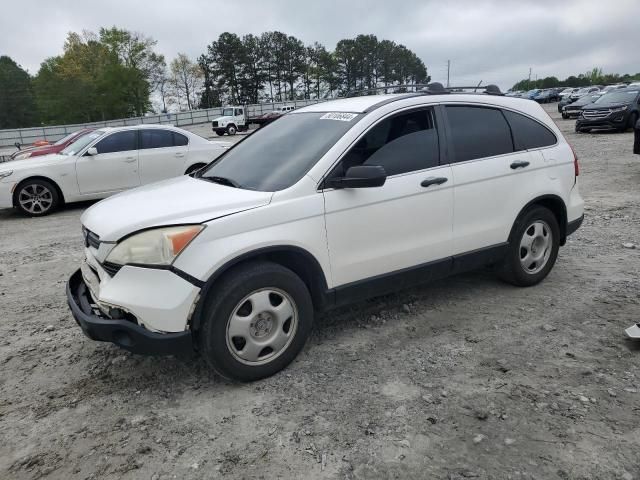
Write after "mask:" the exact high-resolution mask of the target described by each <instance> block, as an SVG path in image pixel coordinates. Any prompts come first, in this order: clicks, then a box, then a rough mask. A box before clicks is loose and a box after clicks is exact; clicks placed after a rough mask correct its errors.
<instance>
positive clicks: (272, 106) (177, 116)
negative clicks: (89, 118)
mask: <svg viewBox="0 0 640 480" xmlns="http://www.w3.org/2000/svg"><path fill="white" fill-rule="evenodd" d="M322 101H324V100H291V101H289V102H275V103H259V104H255V105H245V114H246V116H247V117H257V116H259V115H262V114H263V113H267V112H271V111H273V110H276V109H278V108H280V107H284V106H291V105H293V106H295V107H303V106H305V105H311V104H314V103H319V102H322ZM221 114H222V108H209V109H206V110H189V111H187V112H178V113H166V114H160V115H149V116H147V117H132V118H123V119H119V120H107V121H104V122H92V123H76V124H74V125H60V126H53V127H33V128H18V129H15V130H0V147H7V146H13V145H14V144H15V143H16V142H20V144H21V145H29V144H31V143H33V142H35V141H36V140H47V141H50V142H55V141H57V140H60V139H61V138H62V137H64V136H66V135H68V134H69V133H71V132H75V131H76V130H79V129H81V128H83V127H96V128H99V127H122V126H127V125H140V124H171V125H175V126H176V127H182V126H185V125H196V124H198V123H207V122H210V121H211V120H213V119H214V118H216V117H219V116H220V115H221ZM0 160H1V159H0Z"/></svg>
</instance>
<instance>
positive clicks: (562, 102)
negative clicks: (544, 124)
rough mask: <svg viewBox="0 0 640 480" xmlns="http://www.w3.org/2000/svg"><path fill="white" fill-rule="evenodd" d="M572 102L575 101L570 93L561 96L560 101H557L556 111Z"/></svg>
mask: <svg viewBox="0 0 640 480" xmlns="http://www.w3.org/2000/svg"><path fill="white" fill-rule="evenodd" d="M573 102H575V100H574V99H573V98H571V95H565V96H564V97H561V98H560V101H559V102H558V113H562V109H563V108H564V107H566V106H567V105H570V104H572V103H573Z"/></svg>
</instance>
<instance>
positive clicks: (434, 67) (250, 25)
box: [0, 0, 640, 89]
mask: <svg viewBox="0 0 640 480" xmlns="http://www.w3.org/2000/svg"><path fill="white" fill-rule="evenodd" d="M113 25H116V26H118V27H120V28H126V29H129V30H134V31H139V32H142V33H144V34H145V35H148V36H151V37H153V38H154V39H155V40H157V42H158V43H157V46H156V50H157V51H158V52H159V53H162V54H164V55H165V56H166V57H167V59H169V60H170V59H171V58H173V57H174V56H175V55H176V54H177V53H178V52H182V53H186V54H187V55H189V56H190V57H192V58H193V59H195V58H196V57H197V56H199V55H200V54H201V53H203V52H205V51H206V46H207V45H208V44H209V43H211V42H212V41H213V40H215V39H216V38H217V37H218V35H219V34H220V33H222V32H225V31H229V32H233V33H236V34H239V35H243V34H247V33H253V34H260V33H262V32H264V31H270V30H280V31H282V32H285V33H287V34H289V35H294V36H296V37H298V38H299V39H301V40H302V41H304V42H305V43H306V44H311V43H313V42H314V41H318V42H320V43H322V44H323V45H325V46H326V47H327V48H329V49H333V48H334V47H335V44H336V43H337V41H338V40H340V39H342V38H353V37H355V36H356V35H358V34H360V33H365V34H369V33H372V34H374V35H376V36H377V37H378V39H379V40H381V39H388V40H393V41H395V42H397V43H401V44H403V45H405V46H406V47H408V48H409V49H411V50H413V51H414V52H415V53H416V54H417V55H418V56H419V57H420V58H422V60H423V61H424V63H425V64H426V66H427V70H428V72H429V74H430V75H431V77H432V81H440V82H443V83H445V82H446V79H447V61H448V60H450V61H451V69H450V81H451V84H452V85H468V84H477V83H478V82H480V81H483V83H484V84H489V83H495V84H498V85H499V86H500V87H501V88H503V89H507V88H509V87H511V86H512V85H513V84H514V83H515V82H517V81H518V80H521V79H523V78H527V77H528V75H529V68H531V71H532V76H531V78H532V79H535V78H536V76H538V77H540V78H542V77H546V76H550V75H555V76H557V77H558V78H561V79H562V78H565V77H567V76H568V75H571V74H578V73H581V72H586V71H588V70H590V69H592V68H593V67H601V68H602V69H603V70H604V72H605V73H636V72H640V49H639V48H638V45H640V27H639V25H640V0H615V1H610V2H603V1H602V0H594V1H591V0H536V1H525V0H517V1H516V0H511V1H507V0H492V1H489V0H487V1H483V0H448V1H447V0H439V1H432V0H403V1H390V0H366V1H365V0H348V1H340V0H242V1H238V2H230V1H228V0H227V1H224V2H223V1H219V0H153V1H152V0H108V1H106V2H91V1H89V2H87V1H86V0H85V1H77V0H56V1H47V0H40V1H37V0H20V1H12V0H5V2H3V6H2V16H0V32H1V33H0V55H8V56H10V57H12V58H13V59H14V60H15V61H16V62H17V63H19V64H20V65H22V66H23V67H24V68H25V69H27V70H28V71H29V72H30V73H31V74H35V73H36V72H37V71H38V68H39V65H40V62H42V61H43V60H44V59H45V58H47V57H50V56H54V55H58V54H60V53H61V52H62V46H63V44H64V40H65V37H66V35H67V33H68V32H70V31H75V32H81V31H83V30H90V31H97V30H98V29H99V28H100V27H102V26H104V27H109V26H113Z"/></svg>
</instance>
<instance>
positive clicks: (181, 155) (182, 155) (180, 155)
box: [176, 152, 184, 157]
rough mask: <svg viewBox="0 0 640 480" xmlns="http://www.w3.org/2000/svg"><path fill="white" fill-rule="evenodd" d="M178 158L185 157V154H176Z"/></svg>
mask: <svg viewBox="0 0 640 480" xmlns="http://www.w3.org/2000/svg"><path fill="white" fill-rule="evenodd" d="M176 157H184V153H180V152H178V153H176Z"/></svg>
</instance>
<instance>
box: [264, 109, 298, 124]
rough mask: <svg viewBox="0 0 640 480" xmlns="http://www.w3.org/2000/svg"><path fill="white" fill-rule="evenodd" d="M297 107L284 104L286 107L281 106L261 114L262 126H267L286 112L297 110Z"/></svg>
mask: <svg viewBox="0 0 640 480" xmlns="http://www.w3.org/2000/svg"><path fill="white" fill-rule="evenodd" d="M295 109H296V107H293V106H284V107H280V108H278V109H276V110H273V111H271V112H267V113H265V114H263V115H261V116H259V117H258V119H259V122H258V123H259V124H260V125H261V126H265V125H268V124H269V123H271V122H274V121H276V120H277V119H279V118H280V117H281V116H283V115H284V114H285V113H289V112H292V111H293V110H295Z"/></svg>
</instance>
